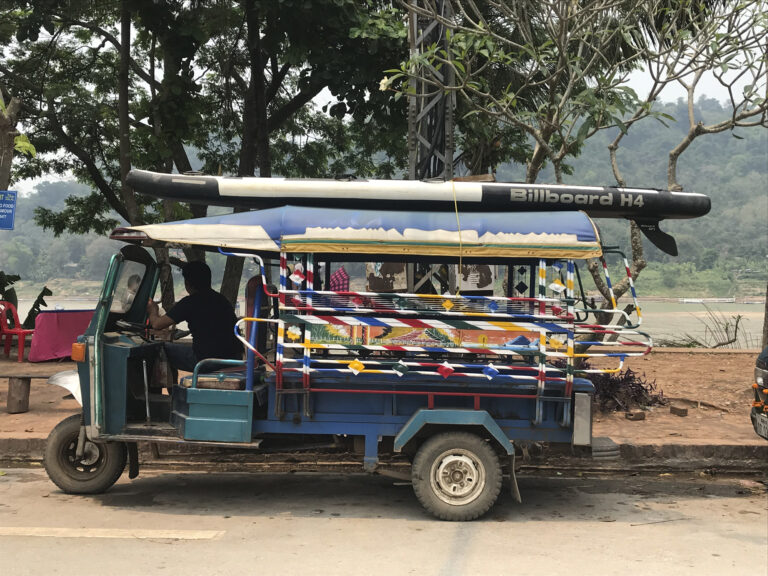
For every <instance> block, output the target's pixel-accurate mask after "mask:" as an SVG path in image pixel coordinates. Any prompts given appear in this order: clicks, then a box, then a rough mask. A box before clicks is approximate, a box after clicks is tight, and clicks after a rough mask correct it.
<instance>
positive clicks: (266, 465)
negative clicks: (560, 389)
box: [0, 438, 768, 472]
mask: <svg viewBox="0 0 768 576" xmlns="http://www.w3.org/2000/svg"><path fill="white" fill-rule="evenodd" d="M618 447H619V453H618V457H617V458H610V459H605V458H601V457H594V458H593V457H591V456H587V455H585V456H573V455H568V454H564V453H563V452H561V451H549V450H545V451H544V453H543V454H540V455H538V456H536V457H534V458H532V459H531V460H530V461H524V460H522V459H519V460H518V462H519V464H521V465H522V466H523V468H524V469H530V470H534V469H536V468H538V467H543V468H552V469H559V470H567V469H572V470H574V471H577V470H605V471H643V470H676V471H700V470H708V469H712V470H721V471H752V472H768V442H766V443H765V444H764V445H746V446H745V445H734V444H724V445H712V444H693V445H684V444H662V445H657V444H618ZM169 448H170V447H162V445H161V450H163V451H164V453H163V456H162V457H161V458H159V459H155V458H153V457H152V455H151V452H150V450H149V448H148V444H147V443H141V447H140V452H141V457H140V460H141V464H142V466H149V467H151V468H152V469H162V468H163V467H168V468H179V467H182V468H185V467H187V466H192V467H197V466H200V465H201V464H209V465H210V466H220V467H221V469H222V470H224V469H227V470H231V469H232V468H238V467H243V468H244V469H253V470H255V471H271V468H272V467H274V468H275V471H278V469H279V470H281V471H282V470H284V469H285V468H286V466H287V467H288V468H295V469H302V470H311V469H313V468H317V469H322V470H328V469H329V467H330V469H337V470H341V469H347V468H349V467H352V468H354V467H355V466H356V462H355V460H354V457H352V458H350V455H336V454H333V455H332V454H327V455H317V456H314V455H311V454H306V453H304V454H302V455H301V456H300V457H299V458H296V455H285V454H283V455H278V454H258V453H243V452H237V453H233V452H229V453H227V452H222V451H221V450H216V449H208V450H204V451H197V452H195V453H189V454H184V453H181V452H179V451H178V450H172V449H169ZM44 451H45V439H43V438H2V439H0V466H8V467H13V466H14V465H19V466H24V465H30V464H36V463H37V464H39V463H40V462H42V460H43V453H44ZM286 456H288V457H289V460H288V461H285V460H281V458H284V457H286ZM323 456H325V457H326V458H328V457H330V459H327V460H324V459H323Z"/></svg>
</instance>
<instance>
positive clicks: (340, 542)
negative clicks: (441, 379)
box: [0, 469, 768, 576]
mask: <svg viewBox="0 0 768 576" xmlns="http://www.w3.org/2000/svg"><path fill="white" fill-rule="evenodd" d="M0 474H1V475H0V574H7V575H9V576H10V575H14V576H22V575H25V574H35V575H37V574H45V575H52V574H72V575H77V576H88V575H91V574H94V575H99V576H104V575H110V574H119V575H128V576H132V575H141V576H147V575H149V574H184V575H185V576H189V575H195V574H204V575H213V574H244V573H251V574H301V575H302V576H308V575H313V574H323V575H326V574H334V575H335V574H354V575H362V574H391V575H400V574H418V575H420V576H421V575H424V576H429V575H433V574H434V575H465V574H467V575H485V574H514V575H515V576H522V575H525V574H581V575H597V574H600V575H610V574H617V575H618V574H620V575H622V576H627V575H631V574H654V575H667V574H670V575H671V574H691V575H693V574H695V575H696V576H702V575H708V574H713V575H714V574H716V575H717V576H726V575H731V574H732V575H738V576H747V575H754V576H764V575H765V574H767V573H768V496H767V495H766V491H765V486H764V485H763V484H761V483H758V482H755V481H754V480H738V479H726V480H712V479H709V478H707V479H704V478H700V477H695V476H692V475H680V476H672V477H670V476H662V477H659V476H656V477H653V478H641V477H638V476H627V477H622V478H616V477H613V478H607V479H606V478H590V477H581V478H570V479H566V478H562V477H555V478H527V479H521V482H520V488H521V491H522V493H523V499H524V503H523V504H522V505H518V504H515V503H514V502H512V500H511V498H510V497H509V496H506V495H505V496H504V497H503V498H502V500H501V501H499V503H498V504H497V505H496V507H495V508H494V509H493V510H492V511H491V513H490V514H489V515H488V517H487V518H485V519H483V520H481V521H477V522H471V523H463V524H457V523H449V522H440V521H436V520H432V519H431V518H430V517H427V516H426V515H425V514H424V513H423V512H422V511H421V509H420V507H419V505H418V503H417V502H416V499H415V497H414V496H413V493H412V490H411V488H410V486H408V485H404V484H402V483H397V482H395V481H393V480H391V479H387V478H382V477H378V476H365V475H346V476H333V475H313V474H293V475H291V474H286V475H264V474H262V475H257V474H252V475H248V474H241V473H237V474H235V473H230V474H208V473H205V472H198V473H188V472H185V473H179V472H171V473H165V474H160V473H157V472H152V473H147V474H144V473H142V476H141V477H139V478H138V479H137V480H135V481H133V482H131V481H129V480H127V478H126V477H123V479H122V480H121V481H120V482H119V483H118V484H117V485H116V486H115V487H114V488H112V489H111V490H110V491H109V492H108V493H106V494H104V495H101V496H88V497H81V496H68V495H66V494H63V493H62V492H60V491H59V490H58V489H56V487H55V486H53V485H52V484H51V483H50V482H49V481H48V480H47V478H46V476H45V474H44V473H43V472H42V471H41V470H39V469H4V470H2V471H0Z"/></svg>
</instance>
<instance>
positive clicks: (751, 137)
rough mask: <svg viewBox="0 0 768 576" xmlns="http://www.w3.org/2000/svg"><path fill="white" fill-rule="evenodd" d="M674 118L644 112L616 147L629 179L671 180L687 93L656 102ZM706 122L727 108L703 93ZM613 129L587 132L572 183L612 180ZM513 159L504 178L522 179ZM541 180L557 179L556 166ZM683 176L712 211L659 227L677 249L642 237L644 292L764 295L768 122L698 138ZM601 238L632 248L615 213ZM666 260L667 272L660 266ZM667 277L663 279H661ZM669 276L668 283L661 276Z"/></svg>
mask: <svg viewBox="0 0 768 576" xmlns="http://www.w3.org/2000/svg"><path fill="white" fill-rule="evenodd" d="M659 106H660V107H661V108H662V109H663V111H664V112H666V113H667V114H670V115H671V116H673V117H674V118H678V119H679V120H678V121H677V122H667V124H668V126H669V127H668V128H667V127H665V126H664V125H662V124H661V123H660V122H658V121H654V120H651V119H647V120H645V121H644V122H641V123H639V124H637V125H636V126H633V127H632V128H631V129H630V131H629V133H628V135H627V136H625V137H624V139H623V141H622V143H621V148H620V149H619V151H618V159H619V163H620V164H619V165H620V169H621V171H622V175H623V176H624V179H625V181H626V183H627V185H628V186H638V187H644V188H646V187H651V188H666V187H667V159H668V155H669V151H670V150H671V149H672V148H674V147H675V146H676V145H677V144H678V143H679V142H680V140H681V139H682V138H683V136H684V134H685V133H686V132H687V130H688V121H687V107H686V105H685V104H684V102H683V101H682V100H680V101H678V102H677V103H666V104H660V105H659ZM696 113H697V117H699V114H701V116H700V117H702V118H703V119H704V121H705V122H712V121H717V120H721V119H723V118H725V117H727V112H726V111H725V110H724V109H723V107H722V106H721V105H720V103H719V102H718V101H716V100H712V99H706V98H703V99H701V100H699V102H698V104H697V106H696ZM614 137H615V132H604V133H601V134H598V135H597V136H595V137H594V138H591V139H590V140H588V141H587V142H586V144H585V146H584V151H583V153H582V154H581V156H579V157H578V158H576V159H574V160H573V161H571V162H570V164H571V166H572V167H573V171H574V173H573V175H572V176H566V178H565V180H566V182H568V183H572V184H584V185H615V184H616V180H615V179H614V177H613V173H612V172H611V167H610V161H609V156H608V145H609V143H610V142H611V141H612V140H613V138H614ZM523 174H524V173H523V171H522V169H521V168H519V167H516V166H504V167H503V169H499V171H498V173H497V178H498V179H499V180H520V179H521V178H522V177H523ZM539 181H540V182H553V181H554V177H553V174H552V173H551V171H549V172H548V173H547V172H545V173H544V174H543V175H542V177H541V178H540V179H539ZM678 181H679V182H680V184H681V185H682V186H683V188H684V189H685V190H687V191H692V192H702V193H704V194H707V195H708V196H709V197H710V198H711V199H712V211H711V212H710V213H709V214H708V215H707V216H705V217H703V218H698V219H694V220H670V221H666V222H663V223H662V229H663V230H665V231H666V232H669V233H670V234H672V235H673V236H674V237H675V238H676V239H677V243H678V247H679V250H680V255H679V256H678V257H676V258H675V257H672V256H668V255H666V254H663V253H662V252H660V251H659V250H658V249H656V248H655V247H654V246H653V245H651V244H650V242H646V243H645V249H646V257H647V260H648V261H649V262H651V265H650V267H649V270H647V271H646V272H644V273H643V276H642V282H643V284H644V289H643V292H644V293H645V294H650V293H653V294H654V295H660V296H661V295H677V294H681V293H686V295H687V292H686V290H691V291H693V292H692V293H697V294H701V295H711V296H726V295H727V296H741V295H742V294H741V293H740V290H741V291H743V290H746V291H748V292H749V293H752V294H755V295H765V283H766V281H767V280H768V130H766V129H764V128H750V129H737V130H735V131H734V132H723V133H720V134H708V135H704V136H701V137H699V138H698V139H696V140H695V141H694V142H693V144H692V145H691V146H690V148H689V149H688V150H687V151H686V152H685V153H684V154H683V155H682V156H681V157H680V161H679V164H678ZM598 225H599V226H600V229H601V231H602V232H603V237H604V240H605V241H606V242H607V243H609V244H619V245H620V246H621V247H622V249H624V250H625V251H628V246H629V232H628V231H629V227H628V225H627V224H626V223H625V222H621V221H618V220H608V219H602V220H598ZM660 264H664V268H665V272H664V273H663V274H662V272H661V269H662V267H661V266H660ZM662 277H666V280H662ZM663 281H664V282H666V284H663V283H662V282H663Z"/></svg>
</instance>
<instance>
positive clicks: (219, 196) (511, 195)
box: [127, 170, 711, 254]
mask: <svg viewBox="0 0 768 576" xmlns="http://www.w3.org/2000/svg"><path fill="white" fill-rule="evenodd" d="M127 182H128V184H129V185H130V186H131V187H132V188H133V189H134V190H136V191H137V192H140V193H142V194H148V195H151V196H156V197H158V198H167V199H171V200H177V201H180V202H191V203H199V204H208V205H218V206H231V207H239V208H272V207H276V206H284V205H294V206H316V207H326V208H361V209H373V210H376V209H386V210H391V209H393V208H395V207H396V208H397V209H402V210H411V211H436V212H441V211H453V210H458V211H462V212H499V211H501V212H504V211H509V212H540V211H570V210H583V211H584V212H586V213H587V214H589V215H590V216H592V217H594V218H626V219H630V220H634V221H636V222H637V223H638V224H639V225H640V227H641V229H642V230H643V232H645V234H646V235H647V236H648V238H649V239H650V240H651V241H652V242H653V243H654V244H656V245H657V246H659V247H660V248H661V249H662V250H664V251H665V252H668V253H670V254H677V247H676V246H675V242H674V239H673V238H672V237H671V236H668V235H667V234H665V233H663V232H662V231H661V230H660V229H659V227H658V223H659V221H661V220H665V219H670V218H674V219H677V218H697V217H699V216H704V215H705V214H707V213H708V212H709V210H710V207H711V203H710V199H709V197H707V196H706V195H704V194H697V193H695V192H673V191H668V190H656V189H650V188H617V187H610V186H599V187H595V186H568V185H558V184H521V183H509V182H471V181H448V182H445V181H419V180H357V179H346V180H332V179H308V178H301V179H299V178H256V177H245V178H232V177H221V176H203V175H188V174H164V173H156V172H147V171H143V170H132V171H131V172H130V173H129V174H128V180H127Z"/></svg>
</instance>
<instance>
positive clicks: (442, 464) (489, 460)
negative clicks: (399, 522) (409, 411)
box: [411, 432, 502, 521]
mask: <svg viewBox="0 0 768 576" xmlns="http://www.w3.org/2000/svg"><path fill="white" fill-rule="evenodd" d="M411 470H412V471H411V476H412V481H413V490H414V492H415V493H416V497H417V498H418V499H419V502H421V504H422V506H424V508H426V509H427V510H428V511H429V512H430V513H432V514H433V515H435V516H436V517H438V518H440V519H442V520H452V521H463V520H474V519H475V518H479V517H480V516H482V515H483V514H485V513H486V512H487V511H488V510H490V508H491V506H493V504H494V502H496V499H497V498H498V497H499V492H500V491H501V478H502V474H501V464H500V463H499V458H498V456H497V455H496V452H494V450H493V448H492V447H491V446H490V444H489V443H488V442H486V441H485V440H483V439H482V438H480V437H479V436H477V435H475V434H470V433H468V432H445V433H442V434H437V435H435V436H432V437H431V438H430V439H429V440H427V441H426V442H424V444H422V445H421V447H420V448H419V450H418V452H417V453H416V457H415V458H414V460H413V466H412V469H411Z"/></svg>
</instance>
